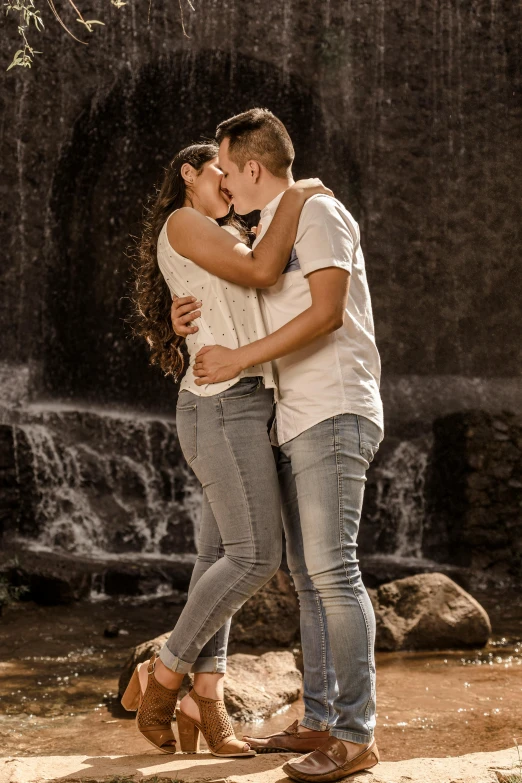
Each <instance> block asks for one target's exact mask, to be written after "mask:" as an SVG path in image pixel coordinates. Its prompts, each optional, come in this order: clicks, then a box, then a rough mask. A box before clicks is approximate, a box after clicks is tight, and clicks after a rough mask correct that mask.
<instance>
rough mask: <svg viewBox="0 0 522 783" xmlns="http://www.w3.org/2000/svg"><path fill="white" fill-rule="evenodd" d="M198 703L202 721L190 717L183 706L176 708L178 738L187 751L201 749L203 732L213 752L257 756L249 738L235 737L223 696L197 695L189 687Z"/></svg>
mask: <svg viewBox="0 0 522 783" xmlns="http://www.w3.org/2000/svg"><path fill="white" fill-rule="evenodd" d="M189 696H191V697H192V698H193V699H194V701H195V702H196V704H197V705H198V707H199V714H200V717H201V723H199V722H198V721H196V720H194V718H189V716H188V715H185V713H184V712H181V710H176V721H177V724H178V731H179V741H180V744H181V750H182V751H183V752H184V753H198V752H199V739H200V733H201V734H203V736H204V737H205V740H206V743H207V745H208V748H209V750H210V752H211V753H212V755H213V756H220V757H221V758H223V757H225V758H228V757H244V756H255V755H256V752H255V750H252V749H251V748H250V745H249V744H248V742H242V741H240V740H238V739H236V736H235V734H234V729H233V727H232V722H231V720H230V717H229V715H228V712H227V710H226V707H225V703H224V702H223V701H222V700H221V699H206V698H205V697H203V696H198V694H197V693H196V691H195V690H194V688H191V689H190V691H189Z"/></svg>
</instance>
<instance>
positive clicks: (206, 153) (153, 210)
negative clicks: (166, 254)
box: [132, 142, 230, 380]
mask: <svg viewBox="0 0 522 783" xmlns="http://www.w3.org/2000/svg"><path fill="white" fill-rule="evenodd" d="M217 154H218V146H217V145H216V144H214V143H213V142H209V143H200V144H191V145H190V146H189V147H185V149H182V150H181V151H180V152H178V154H177V155H176V156H175V157H174V159H173V160H171V162H170V163H169V165H168V166H167V168H166V170H165V176H164V177H163V182H162V184H161V187H160V188H159V190H158V191H157V192H156V194H155V196H152V197H151V198H150V199H149V203H148V205H147V206H146V208H145V216H144V220H143V228H142V233H141V237H140V238H139V240H138V244H137V252H136V255H135V262H134V265H133V273H134V296H133V297H132V301H133V305H134V319H133V320H134V324H133V326H134V332H135V333H136V334H138V335H140V336H141V337H144V338H145V340H146V341H147V343H148V344H149V347H150V363H151V364H157V365H158V366H159V367H160V368H161V370H163V372H164V373H165V375H172V376H173V378H174V380H178V378H179V377H180V375H181V374H182V372H183V367H184V358H183V353H182V350H181V345H182V343H183V339H184V338H183V337H178V335H177V334H175V332H174V330H173V328H172V322H171V319H170V310H171V306H172V296H171V293H170V290H169V287H168V285H167V283H166V282H165V279H164V277H163V275H162V274H161V272H160V269H159V266H158V260H157V245H158V237H159V234H160V231H161V229H162V228H163V225H164V223H165V221H166V220H167V218H168V216H169V215H170V214H171V213H172V212H174V210H176V209H179V208H180V207H182V206H183V205H184V204H185V201H186V200H189V201H190V192H189V191H188V190H187V187H186V185H185V180H184V179H183V177H182V176H181V167H182V166H183V164H184V163H190V165H191V166H193V167H194V169H196V171H198V172H200V171H201V170H202V169H203V166H204V165H205V163H208V162H209V161H211V160H213V159H214V158H216V157H217ZM187 197H188V199H187ZM227 222H230V221H227Z"/></svg>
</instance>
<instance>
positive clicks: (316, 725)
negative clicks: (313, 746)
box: [301, 718, 329, 731]
mask: <svg viewBox="0 0 522 783" xmlns="http://www.w3.org/2000/svg"><path fill="white" fill-rule="evenodd" d="M301 726H304V727H305V729H312V731H328V728H329V727H328V721H327V720H324V721H321V720H314V718H303V720H302V721H301Z"/></svg>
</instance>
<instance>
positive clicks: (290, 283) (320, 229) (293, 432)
mask: <svg viewBox="0 0 522 783" xmlns="http://www.w3.org/2000/svg"><path fill="white" fill-rule="evenodd" d="M282 196H283V194H282V193H281V194H280V195H279V196H277V197H276V198H275V199H273V201H271V202H270V203H269V204H268V205H267V206H266V207H265V208H264V209H263V210H262V212H261V218H260V224H261V230H260V232H259V235H258V236H257V237H256V242H255V244H257V242H259V240H260V239H261V237H262V236H263V234H264V232H265V231H266V230H267V229H268V226H269V225H270V223H271V221H272V218H273V216H274V214H275V212H276V209H277V206H278V204H279V202H280V200H281V198H282ZM327 267H339V268H341V269H345V270H346V271H347V272H348V273H349V275H350V288H349V296H348V303H347V307H346V313H345V319H344V325H343V326H342V327H340V328H339V329H337V330H336V331H334V332H332V333H331V334H328V335H326V336H324V337H320V338H317V339H316V340H314V341H313V343H311V344H310V345H308V346H306V347H305V348H302V349H301V350H299V351H296V352H294V353H292V354H289V355H288V356H284V357H282V358H281V359H277V360H276V361H275V362H273V365H274V366H275V374H276V381H277V384H278V389H279V394H278V402H277V406H276V423H275V428H274V430H275V431H273V442H274V443H276V442H277V443H278V444H279V445H282V444H283V443H286V442H287V441H289V440H291V439H292V438H295V437H296V436H297V435H300V434H301V433H302V432H304V431H305V430H307V429H310V428H311V427H313V426H314V425H315V424H318V423H319V422H321V421H324V420H325V419H328V418H332V417H333V416H336V415H338V414H341V413H355V414H359V415H362V416H366V417H367V418H368V419H370V420H371V421H373V422H374V423H375V424H377V425H378V426H379V427H380V428H381V430H382V431H383V432H384V424H383V410H382V401H381V396H380V391H379V387H380V376H381V362H380V357H379V352H378V350H377V346H376V343H375V332H374V323H373V313H372V305H371V300H370V292H369V289H368V283H367V279H366V269H365V263H364V256H363V252H362V249H361V243H360V234H359V226H358V225H357V223H356V221H355V220H354V218H353V217H352V215H351V214H350V213H349V212H348V210H347V209H346V207H345V206H344V205H343V204H342V203H341V202H340V201H338V200H337V199H335V198H333V197H331V196H326V195H317V196H312V198H310V199H308V201H307V202H306V203H305V205H304V207H303V210H302V212H301V218H300V220H299V225H298V229H297V236H296V241H295V246H294V249H293V251H292V254H291V257H290V259H289V261H288V264H287V265H286V267H285V269H284V271H283V274H282V275H281V276H280V278H279V280H278V281H277V283H276V284H275V285H273V286H270V287H269V288H264V289H260V298H261V307H262V311H263V317H264V320H265V324H266V327H267V330H268V332H269V333H273V332H275V331H277V330H278V329H280V328H281V327H282V326H284V325H285V324H287V323H288V322H289V321H291V320H292V319H293V318H295V317H296V316H298V315H299V314H300V313H302V312H304V311H305V310H306V309H307V308H309V307H310V305H311V304H312V297H311V294H310V285H309V282H308V279H307V275H309V274H311V273H312V272H316V271H318V270H320V269H324V268H327Z"/></svg>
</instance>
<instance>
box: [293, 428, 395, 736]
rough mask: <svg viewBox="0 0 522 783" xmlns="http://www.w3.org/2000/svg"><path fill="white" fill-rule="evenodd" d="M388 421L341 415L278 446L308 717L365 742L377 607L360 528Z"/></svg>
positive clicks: (371, 716)
mask: <svg viewBox="0 0 522 783" xmlns="http://www.w3.org/2000/svg"><path fill="white" fill-rule="evenodd" d="M382 436H383V433H382V430H381V429H380V428H379V427H378V426H377V425H376V424H374V423H373V422H372V421H370V420H369V419H367V418H366V417H364V416H359V415H356V414H352V413H347V414H341V415H339V416H334V417H333V418H331V419H326V420H325V421H322V422H320V423H319V424H316V425H315V426H314V427H311V428H310V429H308V430H306V431H305V432H303V433H302V434H301V435H298V436H297V437H296V438H293V439H292V440H290V441H288V442H287V443H285V444H284V445H283V446H281V447H280V449H279V456H278V472H279V480H280V481H279V483H280V487H281V493H282V500H283V522H284V527H285V533H286V545H287V560H288V566H289V569H290V573H291V575H292V578H293V580H294V584H295V587H296V590H297V592H298V595H299V602H300V606H301V643H302V647H303V658H304V670H305V677H304V699H305V717H304V720H303V722H302V723H303V725H304V726H306V727H308V728H310V729H316V730H326V729H327V728H330V730H331V734H332V735H333V736H335V737H338V738H339V739H344V740H349V741H351V742H359V743H367V742H369V740H370V739H371V738H372V736H373V730H374V727H375V658H374V645H375V615H374V612H373V607H372V604H371V601H370V598H369V596H368V593H367V591H366V588H365V587H364V585H363V583H362V581H361V572H360V571H359V567H358V562H359V561H358V560H357V557H356V550H357V543H356V542H357V534H358V531H359V522H360V517H361V509H362V503H363V495H364V484H365V481H366V471H367V469H368V467H369V464H370V462H371V461H372V459H373V457H374V455H375V453H376V452H377V449H378V448H379V444H380V442H381V440H382Z"/></svg>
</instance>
